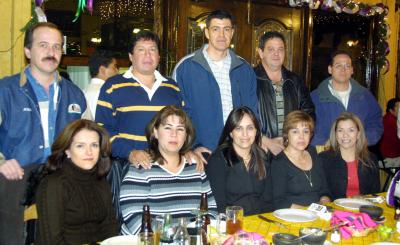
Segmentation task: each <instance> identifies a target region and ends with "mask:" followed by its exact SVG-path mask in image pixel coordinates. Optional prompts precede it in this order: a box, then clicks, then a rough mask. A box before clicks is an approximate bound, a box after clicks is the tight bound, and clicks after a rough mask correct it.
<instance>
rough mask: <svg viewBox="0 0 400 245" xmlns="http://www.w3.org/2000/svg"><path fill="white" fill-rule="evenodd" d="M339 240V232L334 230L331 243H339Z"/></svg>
mask: <svg viewBox="0 0 400 245" xmlns="http://www.w3.org/2000/svg"><path fill="white" fill-rule="evenodd" d="M340 240H341V236H340V232H339V230H338V229H334V230H333V231H332V233H331V242H333V243H339V242H340Z"/></svg>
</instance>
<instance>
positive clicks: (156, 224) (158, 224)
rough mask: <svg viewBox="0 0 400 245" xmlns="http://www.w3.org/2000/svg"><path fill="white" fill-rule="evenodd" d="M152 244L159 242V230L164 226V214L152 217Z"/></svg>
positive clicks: (157, 244)
mask: <svg viewBox="0 0 400 245" xmlns="http://www.w3.org/2000/svg"><path fill="white" fill-rule="evenodd" d="M152 223H153V236H154V245H159V244H160V237H161V232H162V229H163V226H164V216H162V215H158V216H156V217H155V218H154V219H153V222H152Z"/></svg>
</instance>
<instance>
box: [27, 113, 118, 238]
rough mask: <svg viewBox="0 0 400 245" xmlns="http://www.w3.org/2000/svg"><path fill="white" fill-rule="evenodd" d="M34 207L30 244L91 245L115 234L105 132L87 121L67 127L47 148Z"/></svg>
mask: <svg viewBox="0 0 400 245" xmlns="http://www.w3.org/2000/svg"><path fill="white" fill-rule="evenodd" d="M51 150H52V153H51V155H50V156H49V158H48V162H47V165H46V168H45V169H46V171H47V173H48V174H47V175H46V177H45V178H44V179H43V180H42V181H41V183H40V185H39V187H38V190H37V194H36V204H37V212H38V234H37V236H36V241H35V244H49V245H53V244H94V243H96V242H99V241H102V240H104V239H105V238H108V237H111V236H114V235H117V234H118V226H117V221H116V218H115V212H114V209H113V207H112V203H111V189H110V186H109V184H108V182H107V181H106V180H105V175H106V173H107V171H108V170H109V168H110V159H109V154H110V143H109V137H108V134H107V133H106V131H105V130H104V129H103V128H101V127H100V126H98V125H97V124H96V123H94V122H92V121H89V120H76V121H74V122H72V123H71V124H69V125H68V126H67V127H65V129H64V130H63V131H62V132H61V134H60V135H59V136H58V138H57V139H56V141H55V142H54V143H53V145H52V148H51Z"/></svg>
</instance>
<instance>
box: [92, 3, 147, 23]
mask: <svg viewBox="0 0 400 245" xmlns="http://www.w3.org/2000/svg"><path fill="white" fill-rule="evenodd" d="M98 5H99V10H100V19H101V20H108V19H111V18H121V17H123V16H132V15H140V14H143V15H144V14H146V13H147V12H149V11H152V9H153V6H154V0H100V1H99V3H98Z"/></svg>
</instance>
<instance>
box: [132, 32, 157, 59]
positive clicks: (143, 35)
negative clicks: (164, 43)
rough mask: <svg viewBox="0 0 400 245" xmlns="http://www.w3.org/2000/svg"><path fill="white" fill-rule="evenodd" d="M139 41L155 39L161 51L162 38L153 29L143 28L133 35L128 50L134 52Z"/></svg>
mask: <svg viewBox="0 0 400 245" xmlns="http://www.w3.org/2000/svg"><path fill="white" fill-rule="evenodd" d="M139 41H154V42H155V43H156V45H157V49H158V51H160V38H159V37H158V35H157V34H156V33H154V32H152V31H147V30H143V31H140V32H138V33H137V34H136V35H134V36H133V38H132V40H131V46H130V50H128V52H129V53H131V54H132V52H133V49H135V46H136V44H137V42H139Z"/></svg>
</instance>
